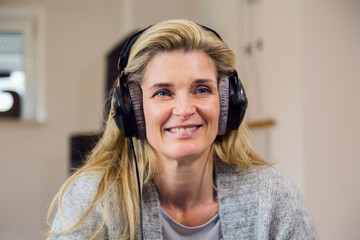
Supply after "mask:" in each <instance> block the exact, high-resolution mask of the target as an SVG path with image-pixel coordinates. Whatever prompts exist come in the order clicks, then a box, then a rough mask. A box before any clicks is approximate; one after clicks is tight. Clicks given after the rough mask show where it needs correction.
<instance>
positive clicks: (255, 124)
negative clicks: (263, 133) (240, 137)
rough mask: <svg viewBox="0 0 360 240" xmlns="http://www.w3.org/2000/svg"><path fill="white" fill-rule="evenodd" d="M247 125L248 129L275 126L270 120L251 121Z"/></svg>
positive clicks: (273, 121) (272, 120)
mask: <svg viewBox="0 0 360 240" xmlns="http://www.w3.org/2000/svg"><path fill="white" fill-rule="evenodd" d="M247 125H248V127H249V128H250V129H257V128H268V127H272V126H275V120H274V119H271V118H268V119H260V120H253V121H248V122H247Z"/></svg>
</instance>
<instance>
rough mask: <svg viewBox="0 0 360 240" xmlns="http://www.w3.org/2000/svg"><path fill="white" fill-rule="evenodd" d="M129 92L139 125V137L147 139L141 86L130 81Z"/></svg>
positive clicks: (137, 124)
mask: <svg viewBox="0 0 360 240" xmlns="http://www.w3.org/2000/svg"><path fill="white" fill-rule="evenodd" d="M128 88H129V93H130V97H131V100H132V107H133V111H134V115H135V120H136V126H137V136H136V137H137V138H138V139H146V128H145V117H144V110H143V98H142V90H141V86H140V85H139V84H137V83H135V82H129V83H128Z"/></svg>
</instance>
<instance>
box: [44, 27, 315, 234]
mask: <svg viewBox="0 0 360 240" xmlns="http://www.w3.org/2000/svg"><path fill="white" fill-rule="evenodd" d="M119 65H120V66H119V68H120V77H119V82H118V83H117V85H116V86H115V88H114V94H113V96H112V99H111V101H112V109H111V114H110V115H109V118H108V121H107V125H106V127H105V130H104V134H103V136H102V138H101V140H100V141H99V143H98V144H97V146H96V147H95V148H94V149H93V151H92V153H91V154H90V155H89V156H88V159H87V162H86V164H85V165H84V167H82V168H81V169H80V170H79V171H77V172H76V173H75V174H74V175H73V176H72V177H70V179H69V180H68V181H67V182H66V183H65V184H64V186H63V187H62V188H61V190H60V191H59V193H58V195H57V196H56V198H55V199H54V201H53V204H52V206H51V209H50V211H49V213H55V216H53V217H54V218H53V220H52V222H51V224H50V225H51V229H50V232H49V233H48V234H49V239H95V238H97V239H98V238H99V239H138V238H141V239H142V238H144V239H316V232H315V229H314V226H313V223H312V220H311V217H310V215H309V213H308V210H307V208H306V206H305V204H304V202H303V200H302V198H301V196H300V194H299V192H298V191H297V189H296V188H295V187H294V186H293V185H292V184H291V183H290V182H289V181H288V180H287V179H286V178H285V177H284V176H283V175H282V174H280V173H279V172H277V171H276V170H275V169H273V168H272V167H271V166H270V164H268V163H267V162H266V161H264V160H263V159H261V158H260V157H259V156H258V155H257V154H256V153H255V152H254V150H253V149H252V148H251V146H250V144H249V142H248V137H247V127H246V125H245V124H244V123H242V120H243V117H244V114H245V110H246V106H247V99H246V96H245V91H244V89H243V86H242V84H241V82H240V80H239V79H238V77H237V73H236V70H235V68H234V66H235V57H234V54H233V52H232V51H231V50H230V49H229V48H228V47H227V45H226V44H225V43H224V42H223V41H222V40H221V38H220V37H219V36H218V35H217V33H216V32H214V31H213V30H211V29H209V28H206V27H204V26H201V25H198V24H195V23H193V22H190V21H187V20H170V21H165V22H161V23H158V24H155V25H153V26H152V27H150V28H147V29H145V30H143V31H141V32H139V33H137V34H135V35H134V36H132V37H131V38H130V39H129V41H128V43H127V44H126V46H125V48H124V50H123V52H122V53H121V55H120V63H119ZM126 138H129V140H130V141H129V142H130V147H129V145H128V144H127V141H126ZM133 141H134V148H135V152H134V154H133V155H131V149H132V147H133ZM132 150H134V149H132ZM135 153H136V154H135ZM135 156H136V158H137V160H138V161H136V158H135ZM133 162H135V163H138V164H134V165H133ZM49 216H50V215H49Z"/></svg>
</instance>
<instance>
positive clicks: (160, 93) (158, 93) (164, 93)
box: [153, 90, 171, 97]
mask: <svg viewBox="0 0 360 240" xmlns="http://www.w3.org/2000/svg"><path fill="white" fill-rule="evenodd" d="M153 96H154V97H156V96H158V97H169V96H171V93H170V92H169V91H168V90H159V91H156V92H155V93H154V95H153Z"/></svg>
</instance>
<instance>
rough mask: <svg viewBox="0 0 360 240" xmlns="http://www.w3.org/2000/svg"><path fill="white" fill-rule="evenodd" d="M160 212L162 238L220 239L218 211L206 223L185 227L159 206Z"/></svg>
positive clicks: (180, 239)
mask: <svg viewBox="0 0 360 240" xmlns="http://www.w3.org/2000/svg"><path fill="white" fill-rule="evenodd" d="M160 213H161V214H160V218H161V223H162V235H163V239H164V240H167V239H169V240H170V239H171V240H173V239H179V240H193V239H196V240H218V239H220V218H219V214H218V213H217V214H216V215H215V216H214V217H213V218H212V219H210V220H209V221H208V222H207V223H205V224H203V225H200V226H196V227H187V226H184V225H182V224H180V223H178V222H176V221H175V220H174V219H173V218H172V217H170V216H169V214H167V213H166V212H165V210H164V209H162V208H160Z"/></svg>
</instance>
